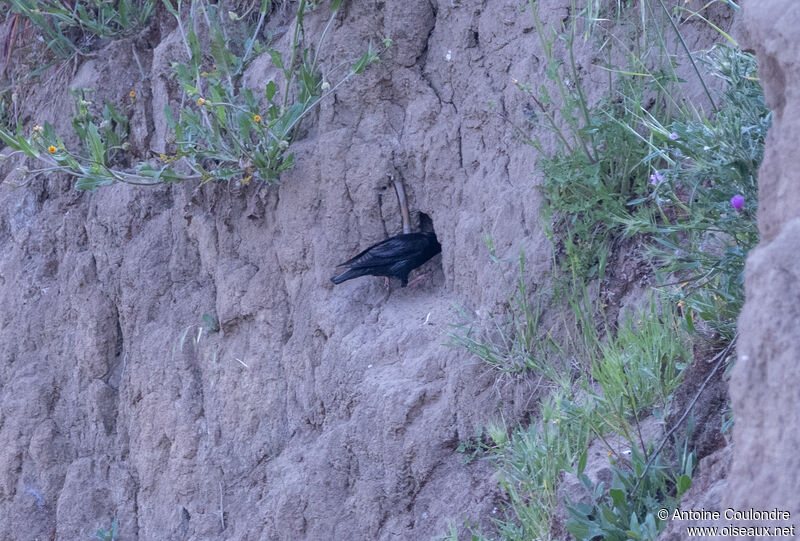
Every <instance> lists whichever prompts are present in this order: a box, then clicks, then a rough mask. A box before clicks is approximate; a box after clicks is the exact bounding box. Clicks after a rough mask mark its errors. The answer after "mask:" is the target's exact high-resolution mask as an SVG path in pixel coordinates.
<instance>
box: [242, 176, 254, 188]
mask: <svg viewBox="0 0 800 541" xmlns="http://www.w3.org/2000/svg"><path fill="white" fill-rule="evenodd" d="M252 178H253V175H247V176H246V177H244V178H243V179H242V180H240V181H239V183H240V184H241V185H242V186H247V185H248V184H250V180H251V179H252Z"/></svg>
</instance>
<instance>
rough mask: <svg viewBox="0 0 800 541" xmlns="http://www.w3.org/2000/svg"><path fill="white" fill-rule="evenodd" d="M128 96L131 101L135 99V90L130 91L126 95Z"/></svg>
mask: <svg viewBox="0 0 800 541" xmlns="http://www.w3.org/2000/svg"><path fill="white" fill-rule="evenodd" d="M128 95H129V96H130V97H131V99H133V98H135V97H136V91H135V90H131V91H130V92H129V93H128Z"/></svg>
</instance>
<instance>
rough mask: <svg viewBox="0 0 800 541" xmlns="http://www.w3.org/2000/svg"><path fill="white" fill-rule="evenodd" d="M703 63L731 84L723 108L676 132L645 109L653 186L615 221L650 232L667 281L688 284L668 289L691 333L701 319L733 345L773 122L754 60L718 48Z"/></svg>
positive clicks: (676, 125)
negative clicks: (737, 199)
mask: <svg viewBox="0 0 800 541" xmlns="http://www.w3.org/2000/svg"><path fill="white" fill-rule="evenodd" d="M705 63H706V65H707V66H708V67H709V71H710V73H712V74H714V75H715V76H717V77H720V78H722V79H723V80H725V81H726V83H727V84H728V88H727V89H726V91H725V93H724V94H723V99H722V100H721V105H720V107H719V111H718V112H717V113H716V115H715V116H714V117H713V118H701V119H685V120H681V121H677V120H676V121H675V122H673V123H672V124H670V125H669V126H665V125H663V124H661V123H659V122H658V121H657V120H656V119H655V118H654V117H653V116H652V115H650V114H648V113H647V112H646V111H641V113H640V117H639V118H640V122H641V125H642V126H643V127H644V128H646V129H647V131H648V132H649V135H648V137H647V143H648V147H649V149H650V154H649V156H648V160H647V161H648V165H649V166H650V167H651V168H652V169H653V170H654V171H655V172H654V173H653V175H652V177H651V183H652V184H654V186H653V187H652V190H651V192H650V193H649V194H648V195H647V196H646V197H643V198H640V199H636V200H633V201H631V202H630V203H629V206H630V207H632V208H633V211H632V212H626V213H623V214H622V215H620V216H619V217H618V221H619V222H620V223H621V224H622V225H624V226H625V228H626V234H627V235H635V234H642V233H646V234H648V235H649V236H650V238H651V239H652V242H651V243H650V246H649V253H650V255H651V257H652V259H653V261H654V263H655V265H656V268H657V270H658V272H659V275H661V276H663V277H664V278H663V279H662V283H663V282H666V281H667V280H669V281H675V280H676V277H677V280H678V282H679V283H681V284H682V285H681V287H680V288H678V289H672V290H671V292H672V296H673V298H674V299H675V300H676V302H677V301H682V302H683V303H684V304H685V314H686V321H687V323H688V325H689V327H690V328H693V327H694V324H693V314H695V313H696V314H697V315H699V316H700V317H701V318H702V319H703V320H705V321H707V322H708V323H709V324H710V325H711V327H712V328H713V329H714V330H715V331H717V332H718V333H719V334H720V335H721V336H722V337H723V338H724V339H725V340H728V341H729V340H730V339H731V337H732V336H733V334H734V333H735V328H736V318H737V317H738V314H739V311H740V310H741V307H742V303H743V302H744V288H743V271H744V261H745V257H746V256H747V253H748V251H749V250H750V249H751V248H752V247H753V246H755V244H756V243H757V242H758V228H757V225H756V222H755V214H756V206H757V195H758V187H757V182H756V179H757V173H758V168H759V166H760V164H761V160H762V158H763V147H764V140H765V137H766V133H767V130H768V129H769V126H770V123H771V118H772V117H771V113H770V111H769V110H768V109H767V107H766V105H765V102H764V96H763V91H762V90H761V87H760V85H759V84H758V80H757V78H756V76H755V75H756V63H755V58H753V57H752V55H749V54H747V53H744V52H742V51H739V50H736V49H733V48H730V47H717V48H715V49H714V50H713V51H712V52H711V53H709V55H708V57H707V59H706V61H705ZM735 195H739V196H742V198H743V206H742V208H740V209H736V208H735V207H734V206H733V202H732V197H733V196H735ZM670 278H671V280H670Z"/></svg>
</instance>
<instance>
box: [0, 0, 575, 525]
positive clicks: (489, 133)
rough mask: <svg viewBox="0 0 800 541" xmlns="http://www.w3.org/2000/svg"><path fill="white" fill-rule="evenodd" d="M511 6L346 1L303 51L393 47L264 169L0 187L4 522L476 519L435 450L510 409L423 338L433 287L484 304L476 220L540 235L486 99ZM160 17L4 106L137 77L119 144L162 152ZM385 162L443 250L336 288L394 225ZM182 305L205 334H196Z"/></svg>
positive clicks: (510, 28)
mask: <svg viewBox="0 0 800 541" xmlns="http://www.w3.org/2000/svg"><path fill="white" fill-rule="evenodd" d="M561 4H563V2H562V3H561ZM544 11H545V13H546V14H547V16H548V17H553V18H557V17H559V16H561V15H563V14H564V7H563V6H558V7H553V8H552V9H547V10H544ZM559 14H561V15H559ZM162 15H163V14H162ZM318 15H319V19H318V20H317V19H315V17H309V19H308V21H309V34H310V35H319V32H320V31H321V25H322V24H324V22H325V17H326V14H324V13H319V14H318ZM287 22H288V19H287ZM531 25H532V23H531V22H530V20H529V17H524V16H520V13H519V11H518V5H517V3H515V2H509V3H507V4H505V5H502V6H497V7H495V8H492V9H491V10H488V9H483V8H481V7H478V4H473V5H469V6H468V5H460V4H456V5H451V3H450V2H449V1H448V2H443V3H442V5H441V6H433V5H431V4H430V3H429V2H428V1H415V2H403V3H397V2H390V3H386V4H383V3H374V4H369V5H363V6H359V7H358V8H356V7H355V5H354V4H351V6H350V7H349V8H348V9H347V10H346V11H345V12H344V13H343V15H342V16H341V17H340V18H339V19H337V22H336V28H334V32H333V41H332V42H330V44H329V46H328V47H327V48H326V49H325V54H326V55H327V56H326V58H325V61H326V62H330V63H331V64H333V63H334V62H337V63H338V62H340V61H341V60H342V59H343V58H351V57H356V56H358V55H359V54H360V53H361V51H362V50H363V48H364V47H365V45H366V42H367V41H368V40H369V39H370V38H372V39H373V40H375V39H378V38H380V37H382V36H384V35H385V36H390V37H392V39H393V41H394V43H393V46H392V48H391V49H390V51H389V53H388V55H387V56H386V57H385V58H384V59H383V62H382V63H381V64H380V65H377V66H374V67H373V68H371V69H369V70H368V71H367V72H366V73H365V74H364V75H363V76H361V77H358V78H355V79H354V80H353V81H352V83H351V84H348V85H346V86H345V87H342V89H341V90H340V91H339V92H337V95H336V98H335V100H329V101H326V102H324V103H323V104H322V106H321V109H320V110H319V113H318V117H317V118H315V119H313V120H312V121H311V122H309V123H308V125H309V127H308V128H307V129H308V130H309V131H308V133H307V134H306V136H305V138H304V139H303V140H301V141H299V142H298V143H297V144H296V145H295V146H294V152H295V154H296V156H297V160H296V162H297V165H296V166H295V167H294V169H292V170H290V171H289V172H288V173H287V174H285V175H284V177H283V178H282V184H281V186H280V187H277V188H270V189H267V188H265V187H263V186H255V185H250V186H248V187H241V188H236V187H234V186H233V185H230V186H229V185H221V184H213V183H212V184H208V185H206V186H204V187H202V188H197V187H196V186H191V185H188V184H184V185H177V186H172V187H160V188H156V189H137V188H131V187H126V186H114V187H111V188H109V189H102V190H99V191H97V192H96V193H91V194H90V193H76V192H74V191H73V190H72V188H71V186H72V180H71V179H66V178H61V177H57V176H52V177H44V178H39V179H37V180H34V181H33V182H32V183H31V184H29V185H28V186H26V187H24V188H21V189H17V190H12V189H10V188H8V187H4V188H3V190H2V191H0V199H1V201H2V203H1V204H0V207H1V208H2V209H4V210H3V212H2V216H0V242H2V246H3V249H2V252H1V253H0V305H2V306H3V307H5V308H4V309H3V311H2V315H0V321H2V323H1V324H0V358H2V360H3V362H2V365H0V383H1V384H2V402H0V408H1V410H0V411H1V413H0V415H2V418H0V444H1V445H0V455H2V456H1V458H0V464H2V466H0V501H2V502H3V503H2V507H3V515H4V516H5V517H6V519H4V520H3V521H2V524H0V538H3V539H10V538H16V537H17V534H18V533H19V532H25V536H26V538H30V539H34V538H39V539H49V538H52V537H53V536H55V537H56V538H58V539H78V538H84V537H85V536H87V535H88V534H89V533H90V532H94V531H95V530H96V529H97V528H98V527H100V526H107V525H108V524H110V523H111V520H112V518H114V517H116V518H118V519H119V526H120V527H119V530H120V532H121V536H122V537H121V538H122V539H135V538H137V537H138V538H141V539H190V538H191V539H222V538H226V539H293V540H296V539H409V538H419V539H421V538H425V537H426V536H430V535H434V534H436V533H439V532H443V531H445V530H446V527H447V521H448V520H449V519H454V518H455V519H459V518H460V517H462V516H474V517H478V516H483V517H490V516H492V515H491V510H492V509H493V508H494V507H495V505H496V503H497V502H496V498H497V493H496V490H495V488H494V483H493V480H492V478H491V471H490V470H489V468H488V465H486V464H483V463H477V464H473V465H469V466H467V465H465V464H464V463H463V461H462V459H461V456H460V455H459V454H457V453H455V448H456V446H457V445H458V443H459V441H460V440H463V439H466V438H468V437H470V436H472V435H473V433H474V428H475V426H476V425H478V424H481V423H483V422H485V421H486V420H487V419H488V418H490V417H492V416H493V415H495V412H496V405H497V402H498V401H499V400H501V399H502V400H504V404H505V407H506V408H507V409H508V410H509V411H517V414H518V413H519V412H521V411H522V410H524V409H525V408H527V407H530V405H529V404H528V402H527V397H525V398H526V400H525V401H523V400H522V399H518V398H517V396H516V394H519V396H520V397H522V396H524V395H523V390H524V386H523V385H520V386H519V387H520V390H519V391H516V390H515V386H513V385H512V386H508V387H507V388H506V389H505V392H504V393H503V394H501V393H500V392H498V390H497V388H496V387H495V386H494V383H495V382H494V377H493V375H492V374H491V373H487V371H486V370H485V369H484V368H483V367H481V366H479V365H477V364H476V361H475V360H473V359H471V358H470V357H469V356H467V355H465V354H464V352H461V351H458V350H454V349H450V348H447V347H445V345H444V344H445V343H446V342H447V341H448V338H447V333H448V330H449V324H450V323H453V322H454V321H456V319H457V316H456V313H455V311H454V305H456V304H459V305H469V306H470V307H477V306H482V307H484V309H487V308H492V307H494V306H495V303H496V302H499V300H500V299H503V298H505V294H506V291H505V286H501V285H500V284H495V280H496V275H495V274H494V270H493V269H491V268H489V265H487V262H488V254H487V251H486V248H485V245H484V241H483V235H484V234H487V233H489V234H491V235H493V237H494V238H495V243H496V245H497V247H498V251H499V252H500V253H501V254H504V253H511V254H513V253H515V252H516V250H517V249H518V248H519V247H520V245H519V243H520V242H523V243H524V246H523V247H524V248H525V249H526V251H527V252H528V253H529V254H531V256H532V257H531V259H532V260H533V261H534V262H536V261H538V258H536V257H535V254H537V253H539V252H541V253H545V249H544V246H545V244H544V238H543V236H542V235H540V234H538V233H537V232H536V230H537V229H538V226H537V224H538V215H537V209H538V206H539V195H538V193H537V192H536V190H535V189H533V183H532V181H531V172H532V170H533V165H534V155H533V152H532V149H531V148H530V147H527V146H525V145H523V144H522V143H521V142H520V141H519V140H517V139H516V138H515V137H514V135H513V128H512V126H511V125H510V124H508V123H507V122H506V121H505V120H504V119H503V118H502V116H501V115H500V114H498V112H497V111H499V112H501V113H503V114H507V115H511V116H514V115H522V104H521V101H520V100H521V99H522V97H521V96H519V95H518V93H517V92H516V90H514V89H513V86H512V85H511V83H510V79H511V77H512V76H517V77H519V78H523V77H525V78H529V77H530V78H535V77H537V74H538V76H540V77H542V78H543V75H542V72H543V67H542V66H540V65H539V64H538V62H537V60H536V57H535V55H534V54H533V53H532V48H533V46H534V45H535V40H533V39H530V38H529V37H528V36H526V34H527V33H528V32H529V31H530V30H531ZM156 26H157V27H158V28H156V29H155V30H154V31H153V32H152V33H151V34H150V35H148V36H146V37H144V38H140V39H138V40H129V41H123V42H117V43H114V44H112V45H110V46H109V47H108V48H107V49H104V50H103V51H102V52H101V53H100V54H98V55H97V56H96V57H94V58H92V59H90V60H88V61H86V62H84V63H82V64H81V65H80V66H79V68H78V70H77V73H76V74H75V75H74V76H71V75H70V74H69V72H68V70H62V71H61V72H59V73H58V74H57V75H52V76H51V78H50V79H48V80H47V81H48V84H42V85H41V86H39V87H38V88H34V89H31V90H30V93H29V94H28V95H26V96H24V98H25V99H24V103H25V106H26V107H27V111H26V114H25V121H26V122H37V123H42V122H43V121H45V120H49V121H50V122H52V123H54V124H55V125H56V127H57V129H58V130H59V131H60V132H61V133H69V132H70V131H71V128H70V124H69V123H70V118H69V115H68V114H66V111H71V108H72V100H71V97H70V96H69V95H68V93H67V88H69V87H92V88H97V89H98V93H97V94H96V95H95V96H94V97H93V98H92V99H93V101H96V102H98V103H99V102H102V100H103V99H109V100H111V101H112V102H119V101H120V99H121V98H122V97H127V95H128V93H129V91H130V90H132V89H135V90H136V91H137V102H136V104H135V105H134V106H133V107H132V110H131V114H132V117H131V124H132V130H131V131H132V133H133V139H134V142H133V144H134V146H138V148H140V149H153V150H155V151H161V150H163V148H164V137H165V133H166V130H165V123H164V119H163V115H162V111H163V107H164V104H165V103H169V102H170V101H174V100H175V99H177V98H176V96H177V88H175V83H174V80H173V77H172V69H171V67H170V62H172V61H174V60H176V59H177V60H180V58H181V56H180V55H181V54H182V49H181V47H179V46H178V40H177V38H176V34H175V33H174V32H173V30H172V28H169V26H168V25H167V24H164V23H163V22H161V23H160V24H158V25H156ZM376 29H377V30H376ZM159 32H160V34H159ZM280 45H281V44H279V46H280ZM283 45H286V43H283ZM134 50H135V51H136V57H138V58H139V61H140V62H142V63H143V64H144V65H143V67H144V69H145V71H146V73H147V75H148V79H146V80H143V79H142V78H141V72H140V70H139V68H138V67H137V63H136V58H135V57H134V54H133V52H132V51H134ZM267 59H268V56H266V55H265V58H264V59H259V60H258V61H256V62H255V63H254V65H253V67H252V68H251V71H250V72H249V73H248V75H247V79H248V81H249V84H252V86H253V87H255V88H259V89H260V88H263V85H264V84H265V82H266V80H268V79H269V78H271V77H274V75H275V74H274V69H273V68H271V67H270V64H269V62H268V60H267ZM490 101H491V102H494V103H495V104H496V105H497V110H496V111H493V110H491V109H490V107H489V102H490ZM6 173H8V174H9V175H10V177H9V179H10V180H16V177H15V173H14V171H13V170H12V169H11V168H9V169H8V170H7V171H6ZM388 175H393V176H394V178H401V179H403V181H404V183H405V186H406V190H407V192H408V194H409V199H410V206H411V208H412V210H416V211H422V212H425V213H426V214H428V215H429V216H430V217H431V218H432V220H433V223H434V226H435V229H436V233H437V235H438V237H439V240H440V241H441V243H442V245H443V247H444V248H443V253H442V255H441V256H440V257H437V258H435V259H434V260H433V261H432V262H431V263H429V265H428V267H427V269H428V271H429V279H428V281H427V283H425V284H424V285H422V286H421V287H418V288H407V289H400V288H399V287H398V284H394V285H393V288H392V290H391V292H389V293H387V292H386V291H385V290H384V289H383V286H382V281H381V280H380V279H370V278H364V279H359V280H354V281H351V282H347V283H345V284H343V285H341V286H338V287H336V288H334V287H333V285H332V284H331V283H330V281H329V277H330V276H332V275H333V273H334V270H335V265H336V264H338V263H340V262H341V261H343V260H344V259H346V258H347V257H349V256H351V255H353V254H354V253H356V252H357V251H358V250H360V249H363V248H364V247H366V246H368V245H370V244H372V243H374V242H376V241H378V240H381V239H383V238H385V237H386V236H387V235H389V234H394V233H397V232H399V229H400V216H399V211H398V207H397V202H396V198H395V195H394V192H393V191H392V188H391V184H390V182H389V176H388ZM540 265H545V262H544V261H542V262H541V263H540ZM204 314H213V315H215V316H216V318H217V319H218V321H219V327H220V329H219V332H218V333H212V334H209V333H203V334H202V336H201V338H200V340H199V343H196V344H195V343H194V340H193V339H194V338H196V336H197V334H198V331H199V329H200V327H201V326H202V325H203V320H202V318H203V315H204ZM515 393H516V394H515ZM511 417H512V418H513V417H514V415H512V416H511Z"/></svg>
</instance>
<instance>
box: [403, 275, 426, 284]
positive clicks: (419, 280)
mask: <svg viewBox="0 0 800 541" xmlns="http://www.w3.org/2000/svg"><path fill="white" fill-rule="evenodd" d="M425 278H427V274H424V273H423V274H420V275H419V276H417V277H416V278H414V279H413V280H411V281H410V282H409V283H408V285H407V286H406V287H411V286H413V285H414V284H418V283H419V282H421V281H423V280H424V279H425Z"/></svg>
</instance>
